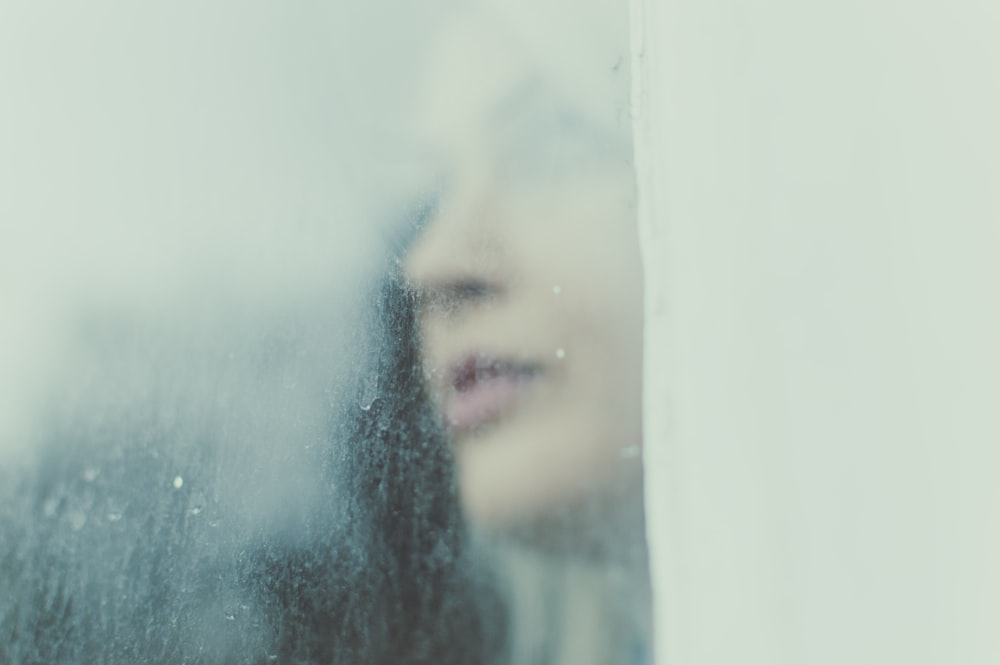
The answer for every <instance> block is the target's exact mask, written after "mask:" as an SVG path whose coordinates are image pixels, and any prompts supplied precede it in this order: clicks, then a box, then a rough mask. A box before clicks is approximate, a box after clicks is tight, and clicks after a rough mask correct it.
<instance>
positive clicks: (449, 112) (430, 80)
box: [415, 11, 539, 146]
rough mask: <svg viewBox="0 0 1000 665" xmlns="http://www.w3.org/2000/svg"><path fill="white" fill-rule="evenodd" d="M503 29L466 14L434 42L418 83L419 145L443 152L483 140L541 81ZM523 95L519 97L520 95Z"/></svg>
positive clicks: (445, 27)
mask: <svg viewBox="0 0 1000 665" xmlns="http://www.w3.org/2000/svg"><path fill="white" fill-rule="evenodd" d="M518 42H519V39H518V38H517V36H516V35H514V34H512V33H511V32H510V30H509V29H506V28H505V26H503V25H502V24H498V23H496V22H493V23H492V24H490V23H489V22H488V21H487V17H486V16H484V15H483V13H482V12H472V11H469V12H463V13H462V14H461V15H459V16H455V17H453V18H452V19H451V20H449V21H447V22H446V23H445V24H444V25H443V26H442V28H441V30H440V31H439V32H438V34H437V35H436V37H435V38H434V41H433V44H432V46H431V49H430V51H429V52H428V54H427V57H426V60H425V62H424V65H423V68H422V71H421V76H420V78H419V81H418V85H419V87H418V91H417V97H416V108H415V111H416V113H415V120H416V127H415V129H416V134H417V136H418V138H419V139H422V140H424V141H426V142H428V143H431V144H434V145H438V146H440V145H441V144H442V143H445V144H447V143H450V142H452V141H454V140H457V139H468V138H470V137H473V136H476V135H479V134H482V133H483V132H484V131H486V130H488V129H489V128H490V125H491V124H492V123H494V122H495V121H496V120H495V117H496V115H497V113H498V111H499V110H500V109H503V108H505V107H508V108H509V106H510V104H511V102H512V101H514V100H516V99H517V98H518V97H519V96H521V97H523V94H524V90H525V89H526V88H527V87H528V86H529V82H530V81H531V79H532V78H533V77H535V78H537V77H538V74H539V72H538V63H533V62H531V58H530V57H529V56H528V55H527V54H526V53H525V51H524V49H523V48H521V49H519V48H518ZM519 93H520V94H519Z"/></svg>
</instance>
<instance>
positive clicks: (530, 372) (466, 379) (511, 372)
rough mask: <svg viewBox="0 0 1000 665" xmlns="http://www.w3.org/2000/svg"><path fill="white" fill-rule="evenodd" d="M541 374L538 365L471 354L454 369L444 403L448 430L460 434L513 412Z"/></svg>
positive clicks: (451, 372) (449, 376)
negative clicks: (526, 390)
mask: <svg viewBox="0 0 1000 665" xmlns="http://www.w3.org/2000/svg"><path fill="white" fill-rule="evenodd" d="M540 374H541V367H540V366H538V365H536V364H531V363H522V362H514V361H510V360H502V359H498V358H495V357H492V356H488V355H485V354H482V353H477V354H472V355H470V356H467V357H465V358H463V359H462V360H459V361H458V362H456V363H454V364H453V365H452V366H451V370H450V371H449V373H448V378H449V379H450V380H449V382H448V384H447V385H446V390H445V394H444V400H443V411H444V421H445V426H446V427H447V428H448V429H449V430H451V431H452V432H456V433H461V432H467V431H469V430H472V429H475V428H478V427H481V426H483V425H485V424H487V423H491V422H494V421H496V420H497V419H498V418H500V416H502V415H504V414H505V413H507V412H508V411H509V410H511V409H512V408H513V407H514V406H515V405H516V404H517V403H518V402H520V401H521V398H522V396H523V394H524V392H525V389H526V388H527V387H528V386H529V384H531V383H532V382H533V381H534V380H535V379H536V378H537V377H538V376H539V375H540Z"/></svg>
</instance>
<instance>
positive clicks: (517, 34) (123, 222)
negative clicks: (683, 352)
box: [0, 0, 652, 665]
mask: <svg viewBox="0 0 1000 665" xmlns="http://www.w3.org/2000/svg"><path fill="white" fill-rule="evenodd" d="M583 4H584V6H579V5H578V4H574V3H570V2H568V1H566V0H544V1H543V2H533V3H528V2H522V1H517V2H501V1H500V0H476V1H470V2H460V3H431V2H427V3H402V2H385V1H382V0H380V1H379V2H374V3H369V4H365V5H363V6H360V5H358V6H354V5H351V6H347V5H346V4H344V3H313V2H308V3H300V4H297V5H294V6H292V5H288V4H287V3H278V2H272V1H270V0H259V1H257V2H253V3H251V4H249V5H247V6H245V7H243V8H242V9H241V11H240V12H239V13H238V14H235V15H234V14H233V13H232V11H231V8H227V7H225V6H224V3H221V2H217V1H212V2H208V3H199V5H198V6H197V7H195V6H193V5H191V6H188V5H183V4H182V5H179V6H178V5H172V6H169V7H168V6H166V5H165V4H153V5H146V6H144V7H143V8H126V7H124V6H122V5H119V4H118V3H114V2H110V1H102V2H98V3H96V4H94V5H93V6H91V7H89V8H88V9H87V10H86V11H84V10H82V9H79V10H73V12H70V13H56V12H54V11H53V10H50V9H48V8H45V7H42V6H38V5H37V4H31V3H27V2H20V1H18V2H14V3H12V4H11V6H10V8H8V9H5V10H4V12H5V13H6V14H9V16H8V18H9V20H5V21H0V23H2V24H3V27H0V43H2V44H4V46H3V47H2V48H3V49H4V53H5V55H4V57H2V58H0V62H2V64H0V70H2V73H3V76H4V79H5V80H7V81H10V88H11V90H10V93H11V94H10V95H5V98H9V99H11V100H13V101H12V102H11V104H9V105H7V104H5V108H4V109H3V110H0V119H2V120H3V122H2V123H0V125H2V126H3V129H0V132H3V134H2V135H0V136H2V139H3V143H4V144H5V145H9V146H11V149H10V150H7V151H5V154H4V156H3V157H0V169H2V172H3V174H4V178H5V179H7V180H8V181H9V182H11V183H13V185H14V187H13V188H12V191H13V194H12V195H11V196H9V197H4V200H3V201H0V215H2V216H3V217H4V218H5V219H7V220H12V222H13V223H12V224H10V225H9V231H8V230H5V231H4V236H3V238H4V242H3V249H0V261H2V262H3V263H4V265H5V271H6V273H7V275H8V276H9V279H6V278H5V283H4V284H3V288H4V289H5V291H4V293H5V294H6V295H8V296H9V297H6V298H5V299H4V301H3V303H2V306H3V307H4V310H5V311H3V312H2V315H3V316H4V317H5V319H7V320H11V321H15V322H16V323H15V324H14V325H11V326H10V327H9V328H7V329H6V330H5V331H4V333H3V338H0V346H2V347H3V348H2V354H3V355H2V356H0V361H2V362H3V367H4V368H5V371H4V377H3V379H2V384H0V390H2V391H3V392H2V394H3V396H4V397H5V398H7V399H6V402H5V403H7V404H11V405H13V407H12V409H11V411H10V413H11V415H5V416H4V419H3V421H2V422H0V428H2V429H0V436H2V437H3V438H2V439H0V474H2V478H0V499H2V501H0V534H2V536H0V576H2V579H3V580H4V584H3V588H2V590H0V662H3V663H11V664H12V665H13V664H16V665H27V664H29V663H49V662H105V663H137V662H177V663H270V662H277V663H387V664H388V663H455V664H474V663H482V664H487V663H489V664H497V665H501V664H507V663H537V664H539V665H549V664H553V665H555V664H562V663H574V664H582V665H586V664H588V663H594V664H598V663H601V664H603V663H628V664H630V665H641V664H645V663H649V662H651V653H652V650H651V635H650V626H649V623H650V621H649V619H650V618H649V614H650V608H649V606H650V598H649V589H648V574H647V557H646V546H645V540H644V523H643V507H642V469H641V459H642V434H641V431H642V428H641V424H642V423H641V419H642V412H641V402H642V400H641V367H642V302H643V298H642V291H643V287H642V277H641V275H642V270H641V265H640V257H639V247H638V240H637V237H636V231H635V199H636V193H635V176H634V173H633V160H632V140H631V126H630V112H629V86H630V72H629V60H630V55H629V38H628V8H627V5H625V4H622V3H617V2H612V1H610V0H599V1H595V2H590V3H583ZM74 12H75V13H74ZM7 55H9V56H11V57H7ZM12 127H17V128H18V129H17V131H16V132H15V131H14V130H12V129H10V128H12ZM8 134H9V135H8ZM15 416H16V417H15Z"/></svg>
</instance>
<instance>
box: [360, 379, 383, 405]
mask: <svg viewBox="0 0 1000 665" xmlns="http://www.w3.org/2000/svg"><path fill="white" fill-rule="evenodd" d="M376 399H378V374H374V373H373V374H370V375H369V376H368V378H366V379H365V383H364V385H363V386H362V388H361V397H360V398H359V400H358V405H359V406H360V407H361V410H362V411H367V410H368V409H370V408H372V404H374V403H375V400H376Z"/></svg>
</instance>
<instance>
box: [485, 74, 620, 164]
mask: <svg viewBox="0 0 1000 665" xmlns="http://www.w3.org/2000/svg"><path fill="white" fill-rule="evenodd" d="M487 126H489V127H491V128H496V129H497V134H498V135H500V136H503V135H504V134H506V133H507V132H509V131H511V130H513V136H514V137H515V138H518V139H520V140H531V139H536V138H537V137H538V136H539V135H542V134H544V133H546V132H549V131H550V130H553V129H556V130H558V131H561V132H567V133H569V134H571V135H576V136H580V137H582V138H585V139H586V140H587V141H588V142H589V143H590V144H591V145H593V146H594V147H595V148H597V149H598V150H599V151H600V152H601V153H603V154H606V155H608V156H609V157H614V156H626V155H627V154H628V153H629V151H630V149H631V143H630V142H627V141H622V140H621V137H620V136H618V135H616V134H615V133H614V132H612V131H609V130H608V129H606V128H604V127H601V126H600V125H599V124H597V123H595V122H593V121H592V120H590V119H589V118H587V116H586V115H585V114H583V113H580V112H579V111H577V110H575V109H574V105H573V103H572V102H571V101H562V100H560V98H559V96H558V94H557V92H556V91H555V89H554V88H553V87H552V86H549V85H546V82H545V80H544V79H543V78H542V77H541V76H539V75H537V74H534V75H531V76H529V77H527V78H526V79H525V80H524V81H523V82H522V83H521V84H520V85H518V86H516V87H515V88H514V89H513V90H511V91H510V92H508V93H507V94H506V95H505V96H504V97H502V98H501V100H500V101H499V102H498V103H497V105H496V107H495V109H494V110H493V111H492V112H491V113H490V114H489V117H488V121H487ZM505 130H506V131H505Z"/></svg>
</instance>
